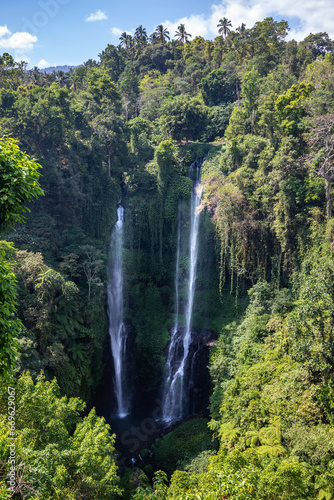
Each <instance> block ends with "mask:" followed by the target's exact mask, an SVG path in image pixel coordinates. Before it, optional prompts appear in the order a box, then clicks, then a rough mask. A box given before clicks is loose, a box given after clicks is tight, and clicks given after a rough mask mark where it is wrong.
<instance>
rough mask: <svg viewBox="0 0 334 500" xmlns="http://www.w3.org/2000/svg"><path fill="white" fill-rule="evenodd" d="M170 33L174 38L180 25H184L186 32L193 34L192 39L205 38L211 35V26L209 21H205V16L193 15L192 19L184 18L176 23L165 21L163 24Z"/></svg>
mask: <svg viewBox="0 0 334 500" xmlns="http://www.w3.org/2000/svg"><path fill="white" fill-rule="evenodd" d="M162 24H163V26H164V27H166V28H167V29H168V31H169V33H170V37H171V38H173V37H174V35H175V32H176V31H177V28H178V26H179V25H180V24H184V25H185V28H186V32H187V33H190V34H191V37H192V38H191V39H193V38H195V36H203V37H204V38H206V37H208V36H210V35H211V33H210V25H209V23H208V19H205V17H204V15H203V14H202V15H192V16H190V17H182V18H181V19H178V20H177V21H175V22H173V23H172V22H170V21H165V22H164V23H162Z"/></svg>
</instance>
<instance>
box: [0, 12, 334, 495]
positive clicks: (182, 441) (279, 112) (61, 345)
mask: <svg viewBox="0 0 334 500" xmlns="http://www.w3.org/2000/svg"><path fill="white" fill-rule="evenodd" d="M218 28H219V31H218V33H219V36H217V37H216V38H215V39H214V40H204V38H202V37H195V38H194V39H193V40H191V41H190V39H191V38H192V37H191V35H190V34H189V33H187V31H186V27H185V26H184V25H183V24H180V26H179V27H178V30H177V33H176V37H175V38H176V40H170V33H168V32H167V30H166V29H165V28H164V27H163V26H162V25H160V26H157V28H156V31H155V32H154V33H153V34H152V35H151V36H150V37H148V36H147V33H146V30H145V28H144V27H143V26H139V27H138V28H137V30H136V32H135V35H134V36H131V35H129V34H127V33H123V34H122V35H121V37H120V45H119V47H114V46H111V45H108V46H107V47H106V48H105V50H103V51H102V52H101V54H100V56H99V58H100V60H99V61H98V62H96V61H92V60H89V61H87V62H86V63H85V64H83V65H82V66H80V67H78V68H75V69H74V70H72V71H71V72H69V73H66V74H64V73H62V72H58V73H53V74H44V73H41V72H39V71H38V70H37V68H35V69H34V70H29V71H27V72H25V71H24V64H16V63H14V61H13V59H12V58H11V57H10V56H9V55H8V54H4V55H3V56H2V57H1V58H0V70H1V71H0V84H1V87H0V103H1V108H0V133H1V135H9V136H12V137H14V138H15V140H17V141H19V145H20V147H21V150H26V151H27V152H28V154H29V155H33V156H34V158H36V159H37V161H38V162H39V163H41V164H42V165H43V176H42V177H41V178H40V183H41V186H42V188H43V190H44V192H45V197H43V198H40V199H39V200H38V201H36V202H34V203H33V204H31V214H29V216H28V217H27V222H26V224H24V225H19V226H17V227H16V231H15V232H14V231H11V228H10V227H8V226H10V225H11V223H13V222H14V221H17V220H20V215H19V210H21V208H20V207H21V206H22V203H23V204H25V203H26V202H28V201H30V199H31V198H32V197H34V196H35V195H36V194H40V190H39V188H38V187H37V184H36V181H37V179H38V175H37V174H36V171H35V170H34V162H32V160H30V159H29V157H28V156H27V155H25V154H23V153H19V151H18V149H17V146H16V143H15V142H12V141H8V140H7V142H6V141H2V142H1V145H0V149H1V148H4V147H6V148H7V149H8V150H7V152H5V153H4V154H3V155H2V153H1V155H2V156H1V158H0V167H1V168H2V169H3V168H4V167H5V169H6V171H5V176H4V180H5V181H6V182H5V183H4V185H1V190H0V210H1V212H0V214H1V217H2V219H1V229H2V230H3V229H4V228H5V224H6V223H7V221H8V222H9V224H8V223H7V224H6V226H7V227H6V229H7V231H10V232H7V233H5V234H3V235H2V238H3V239H5V240H6V241H4V242H2V243H1V251H4V252H5V254H6V260H4V258H2V260H1V269H0V272H1V282H0V322H1V321H2V322H3V323H4V322H6V324H7V325H9V326H10V331H9V330H8V327H7V330H8V332H9V333H8V335H7V340H6V338H5V337H4V338H5V342H6V344H7V345H8V343H12V337H14V336H15V337H16V345H17V349H18V353H19V355H18V359H17V365H16V366H17V368H16V371H17V373H16V375H15V377H16V378H17V381H16V382H12V384H17V397H18V398H19V401H20V405H21V411H22V416H20V417H19V419H22V420H18V433H19V440H18V448H17V450H18V451H17V453H18V456H19V457H20V458H22V461H23V460H24V461H25V462H26V463H27V464H28V465H27V467H28V468H27V469H26V470H25V472H24V474H23V478H24V482H23V483H22V484H23V486H22V488H26V489H23V490H22V492H21V493H20V495H21V496H19V497H18V498H22V497H23V495H27V498H33V497H34V496H35V495H37V493H39V494H40V496H41V498H57V495H58V497H60V496H59V495H62V494H64V495H65V494H66V495H67V498H112V497H113V496H115V495H116V494H118V493H119V492H118V491H117V486H116V482H115V479H116V474H115V465H114V461H113V459H112V456H111V453H112V451H113V440H112V439H111V438H108V437H107V436H108V434H107V428H106V427H105V425H104V423H103V422H102V421H101V420H99V419H98V418H97V417H96V416H95V414H94V412H91V413H89V415H88V416H87V417H86V418H85V419H83V420H80V421H79V417H78V412H79V411H81V410H82V408H83V406H82V403H81V402H79V400H77V399H70V400H68V399H66V397H65V396H64V398H65V399H64V398H63V399H59V396H58V393H57V391H58V389H56V383H55V382H48V381H47V380H51V379H52V377H53V376H54V375H56V377H57V379H58V382H59V385H60V391H61V393H62V394H66V395H67V396H78V395H80V396H82V397H83V398H85V399H86V400H88V401H90V399H91V396H92V394H93V393H94V390H95V389H96V386H97V384H98V382H99V380H100V378H101V374H102V355H103V349H104V346H105V344H106V342H107V339H106V337H107V321H106V315H105V311H104V305H105V289H106V283H107V279H108V276H107V273H106V263H107V254H108V246H109V238H110V231H111V228H112V226H113V223H114V222H115V219H116V206H117V203H118V201H119V199H120V198H122V204H123V206H124V207H125V232H124V235H125V241H124V247H125V248H124V281H125V296H124V303H125V321H126V323H127V325H129V326H130V327H131V331H132V332H133V340H134V341H133V352H132V354H131V356H132V357H131V361H132V362H133V373H134V377H133V380H132V385H133V387H135V388H136V393H137V395H138V399H139V398H140V396H143V395H144V396H145V397H146V398H147V399H146V400H149V398H150V397H151V396H153V395H154V396H155V395H157V394H158V393H159V390H160V388H161V382H162V377H163V368H164V362H165V355H166V346H167V344H168V341H169V332H170V327H171V325H172V324H173V320H174V315H175V307H174V271H175V258H176V256H175V247H176V232H177V231H176V228H177V220H178V219H177V218H178V214H181V216H182V217H181V220H185V215H186V214H187V213H189V194H190V191H191V181H190V179H189V178H188V169H189V165H190V164H191V162H192V161H194V160H195V159H196V158H202V159H203V158H204V157H205V161H204V163H203V166H202V183H203V199H202V204H201V211H202V214H201V226H200V234H201V241H200V247H199V259H198V269H197V288H196V295H195V306H194V315H193V326H194V327H196V328H198V329H204V328H205V329H212V330H214V331H215V332H216V333H217V334H218V335H219V337H218V340H217V342H216V344H215V346H214V347H213V348H212V349H211V355H210V363H209V370H210V375H211V380H212V394H211V405H210V410H211V420H210V421H209V423H208V426H209V428H210V431H211V432H212V434H213V438H214V440H215V441H214V443H212V442H211V440H210V437H211V434H210V432H209V431H208V429H205V430H204V422H205V421H204V420H201V419H195V420H194V421H190V422H185V423H184V424H183V425H182V426H180V427H179V428H177V429H175V430H174V431H173V432H172V433H171V434H168V435H166V436H165V437H164V438H163V439H162V440H161V441H157V442H156V443H155V445H154V460H155V462H154V460H153V459H152V463H155V465H156V468H157V469H158V468H162V469H163V470H164V472H162V471H157V472H155V474H154V470H153V465H152V463H149V464H147V465H146V469H145V466H144V469H145V473H146V474H144V473H143V472H142V471H140V470H139V469H134V470H133V472H129V471H128V472H127V473H126V474H125V476H124V478H125V480H124V484H125V483H127V487H126V492H125V498H130V497H131V495H132V497H133V498H136V499H148V498H150V499H152V498H157V499H165V498H171V499H180V500H181V499H186V498H187V499H194V500H195V499H198V498H205V499H217V500H218V499H222V498H224V499H231V500H237V499H243V500H248V499H252V498H254V499H259V498H263V499H267V500H271V499H275V500H278V499H282V500H283V499H289V500H290V499H296V500H297V499H298V500H300V499H304V498H305V499H316V498H319V499H320V500H321V499H323V498H326V500H330V499H331V498H334V483H333V476H334V474H333V472H334V452H333V449H334V445H333V442H334V427H333V426H334V405H333V395H334V382H333V380H334V338H333V324H334V317H333V316H334V267H333V250H334V228H333V221H332V182H333V179H334V169H333V154H334V146H333V144H334V101H333V91H334V57H333V54H332V51H333V41H332V40H330V38H329V37H328V35H327V34H326V33H317V34H310V35H309V36H308V37H306V38H305V40H303V41H302V42H300V43H297V42H295V41H293V40H292V41H289V42H287V41H285V38H286V35H287V32H288V25H287V23H286V22H285V21H280V22H277V21H275V20H273V19H272V18H267V19H265V20H263V21H261V22H257V23H256V24H255V25H254V26H253V27H252V28H246V26H245V25H244V24H243V25H242V26H240V27H238V28H237V29H233V26H232V24H231V22H230V21H229V20H228V19H226V18H224V19H221V20H220V21H219V24H218ZM194 141H195V144H194V143H193V142H194ZM1 151H2V150H1ZM207 153H209V154H208V156H206V155H207ZM12 158H16V162H12V161H11V159H12ZM22 169H23V170H24V169H26V174H27V177H24V176H23V177H22V173H23V170H22ZM31 169H33V170H31ZM1 173H2V171H1ZM6 176H7V177H6ZM12 179H17V181H20V182H18V183H16V181H15V183H14V182H12ZM25 179H26V181H27V182H28V184H29V186H30V187H29V189H28V187H27V185H26V184H25V183H24V182H23V184H22V181H24V180H25ZM1 182H4V181H3V180H2V181H1ZM14 184H16V186H15V187H16V188H17V190H16V192H15V193H13V196H15V203H14V205H13V210H12V213H10V210H9V209H10V207H9V205H8V204H7V203H4V201H6V200H7V198H5V197H6V196H7V197H8V193H9V192H10V191H11V190H12V188H13V185H14ZM8 210H9V211H8ZM183 229H184V231H185V232H186V231H189V227H188V228H187V225H186V224H184V226H183ZM9 242H13V243H14V245H15V246H13V244H11V243H9ZM185 256H186V251H185V249H182V248H181V258H180V270H181V271H180V273H181V274H182V273H183V275H186V270H187V268H188V266H189V262H188V261H187V258H186V257H185ZM13 273H15V276H16V278H15V277H14V274H13ZM15 279H16V280H17V282H18V284H17V287H18V295H17V299H16V300H17V302H18V304H17V315H18V318H19V320H15V318H14V316H13V315H14V312H15V310H14V306H15V304H14V302H15V297H14V282H15ZM186 285H187V284H186V283H185V285H184V289H180V300H181V302H182V300H183V301H184V300H185V294H186V289H185V288H186ZM181 288H182V287H181ZM7 302H9V306H7V305H6V304H7ZM8 319H9V321H8ZM179 319H180V321H181V322H182V319H183V318H181V317H180V318H179ZM19 321H21V322H22V324H23V328H21V329H19V328H18V325H19V324H20V323H19ZM11 345H12V346H13V347H14V349H13V348H10V350H9V351H8V350H6V347H4V346H3V345H2V344H1V355H2V359H3V360H4V361H3V365H1V367H3V368H5V367H6V366H9V364H11V363H12V361H13V357H14V355H15V349H16V347H15V344H14V343H12V344H11ZM41 369H44V370H45V375H46V380H45V379H44V378H43V376H39V378H38V382H37V384H36V385H34V383H33V382H32V380H31V378H30V376H28V375H23V376H21V377H19V375H18V374H19V373H20V372H22V370H29V371H30V373H31V376H33V377H34V378H36V377H37V376H38V373H39V371H40V370H41ZM25 393H26V394H29V395H30V396H31V399H29V398H28V397H27V398H26V399H25V396H24V394H25ZM35 393H36V394H37V393H38V394H39V395H40V396H38V398H37V396H36V397H35V396H34V394H35ZM4 395H5V390H4V389H2V403H1V404H2V408H1V411H2V415H3V417H1V418H3V420H2V421H3V423H4V422H5V418H6V417H5V415H6V411H5V407H4V405H5V399H4V398H5V396H4ZM30 396H29V397H30ZM42 396H43V398H45V399H46V401H49V403H50V409H49V410H48V409H47V407H46V406H45V405H44V406H43V405H42V403H41V398H42ZM31 401H35V403H34V404H36V408H33V404H32V403H31ZM56 401H57V403H56ZM56 404H57V405H59V408H60V410H59V413H58V414H55V413H52V412H53V411H55V410H54V409H55V407H56ZM29 405H30V406H29ZM38 411H39V416H40V424H39V420H38V418H37V412H38ZM29 413H30V414H31V415H36V418H34V419H32V421H31V422H30V421H28V417H27V415H28V414H29ZM55 419H58V420H59V421H60V423H59V422H58V424H59V425H58V430H57V427H56V424H55ZM39 425H40V426H39ZM75 426H76V427H75ZM3 428H4V430H3V432H2V442H3V444H1V450H2V455H1V460H2V461H3V462H2V467H4V466H5V465H4V461H5V459H6V452H5V445H6V439H7V437H6V425H5V424H4V426H3ZM74 429H75V430H74ZM99 441H100V446H101V448H102V452H101V453H99V452H98V451H97V448H96V447H97V442H99ZM214 450H217V453H215V451H214ZM37 469H38V470H39V471H40V472H39V474H40V473H43V474H44V476H43V478H41V477H40V476H38V474H37ZM175 469H179V470H175ZM166 473H168V476H167V475H166ZM149 480H152V485H150V484H149ZM36 482H37V483H38V487H36V486H35V484H36ZM29 488H32V489H30V490H29ZM61 491H63V493H60V492H61ZM64 492H65V493H64ZM108 495H109V496H108Z"/></svg>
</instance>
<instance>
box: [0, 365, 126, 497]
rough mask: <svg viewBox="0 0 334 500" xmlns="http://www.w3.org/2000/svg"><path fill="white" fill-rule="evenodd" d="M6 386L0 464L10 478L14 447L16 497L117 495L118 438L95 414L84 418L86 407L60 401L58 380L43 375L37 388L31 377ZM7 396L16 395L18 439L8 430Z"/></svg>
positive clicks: (77, 401) (0, 423) (2, 402)
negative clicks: (9, 457) (10, 455)
mask: <svg viewBox="0 0 334 500" xmlns="http://www.w3.org/2000/svg"><path fill="white" fill-rule="evenodd" d="M6 382H7V383H6V385H2V388H1V398H0V411H1V421H0V426H1V427H0V432H1V434H0V464H1V470H2V471H3V472H4V473H6V471H7V470H8V467H9V466H8V447H9V446H11V445H12V443H13V442H15V444H14V446H15V462H16V463H15V467H16V477H17V478H19V480H18V481H17V484H16V486H15V488H14V491H13V493H14V494H15V497H17V498H27V497H28V498H42V499H47V498H50V499H51V498H52V499H58V498H60V497H63V498H68V499H73V500H74V499H76V498H93V499H96V500H97V499H110V498H111V497H112V496H114V495H115V494H116V493H119V488H118V478H117V474H116V464H115V461H114V459H113V451H114V447H113V444H114V436H111V435H110V432H109V426H108V425H106V423H105V421H104V419H103V418H100V417H97V416H96V414H95V411H94V410H91V411H90V413H89V414H88V415H87V416H86V417H85V418H82V417H80V416H79V414H80V412H82V410H83V409H84V407H85V404H84V402H83V401H81V400H80V399H79V398H70V399H68V398H67V397H66V396H64V397H60V395H59V387H58V384H57V382H56V380H55V379H54V380H53V381H52V382H46V381H45V377H44V375H43V374H41V375H39V376H38V377H37V382H36V384H34V382H33V380H32V378H31V377H30V375H28V374H27V373H23V374H22V375H21V376H20V378H19V379H18V380H17V382H13V381H12V380H9V379H8V380H6ZM7 384H8V387H10V389H8V391H7ZM9 394H15V407H16V412H15V417H16V418H15V431H14V436H13V433H12V431H9V429H8V426H7V425H6V424H7V422H6V420H7V418H6V417H7V415H6V414H7V406H8V395H9ZM15 407H14V408H15ZM4 479H5V480H6V476H5V475H4ZM2 484H4V483H2ZM7 493H9V491H8V490H7Z"/></svg>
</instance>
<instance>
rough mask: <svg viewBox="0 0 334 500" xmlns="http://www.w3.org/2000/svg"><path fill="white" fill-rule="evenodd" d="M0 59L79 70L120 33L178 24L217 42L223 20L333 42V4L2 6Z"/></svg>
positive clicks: (43, 0) (10, 2)
mask: <svg viewBox="0 0 334 500" xmlns="http://www.w3.org/2000/svg"><path fill="white" fill-rule="evenodd" d="M1 4H2V5H1V14H0V53H2V52H9V53H10V54H12V55H13V56H14V57H15V59H16V60H25V61H27V62H28V64H29V67H33V66H35V65H37V66H39V67H45V66H53V65H60V64H69V65H78V64H81V63H83V62H84V61H87V60H88V59H90V58H92V59H96V60H98V54H99V53H100V52H101V51H102V50H103V49H104V48H105V47H106V46H107V44H108V43H111V44H114V45H117V44H118V42H119V35H120V33H121V32H122V31H127V32H129V33H131V32H133V31H134V30H135V28H136V27H137V26H139V25H140V24H142V25H143V26H144V27H146V29H147V32H148V34H149V33H151V32H152V31H154V28H155V26H156V25H157V24H163V25H164V26H166V27H167V28H168V29H169V31H170V33H171V35H173V34H174V32H175V30H176V28H177V26H178V25H179V24H180V23H181V22H182V23H184V24H185V25H186V30H187V31H188V32H189V33H191V34H192V35H193V37H194V36H196V35H201V36H204V37H205V38H211V39H212V38H214V37H215V36H217V27H216V26H217V23H218V21H219V19H221V18H222V17H224V16H226V17H227V18H228V19H230V20H231V22H232V25H233V27H234V28H236V27H238V26H240V24H241V23H242V22H244V23H246V26H247V28H250V27H252V26H253V25H254V24H255V22H256V21H261V20H263V19H264V18H265V17H268V16H272V17H274V19H276V20H278V21H280V20H281V19H285V20H287V21H288V22H289V25H290V27H291V31H290V34H289V38H294V39H297V40H302V39H303V38H304V37H305V36H307V35H308V34H309V33H311V32H312V33H317V32H320V31H326V32H327V33H328V34H329V35H330V36H331V37H332V38H334V2H333V1H332V0H276V1H275V2H274V1H273V0H261V2H259V0H236V1H232V0H223V1H219V0H213V1H209V0H182V1H180V0H169V1H168V2H158V1H157V0H156V1H152V0H141V1H134V0H117V1H112V0H111V1H110V0H109V1H107V0H97V1H92V0H2V1H1Z"/></svg>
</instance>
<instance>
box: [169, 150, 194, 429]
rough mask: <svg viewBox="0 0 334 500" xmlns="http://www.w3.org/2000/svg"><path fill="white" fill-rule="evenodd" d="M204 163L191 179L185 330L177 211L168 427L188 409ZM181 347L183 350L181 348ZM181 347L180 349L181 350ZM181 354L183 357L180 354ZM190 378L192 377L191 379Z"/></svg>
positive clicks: (179, 212)
mask: <svg viewBox="0 0 334 500" xmlns="http://www.w3.org/2000/svg"><path fill="white" fill-rule="evenodd" d="M201 165H202V162H201V161H199V160H195V161H194V162H193V163H192V164H191V166H190V170H189V177H190V179H191V180H192V182H193V187H192V191H191V200H190V236H189V244H188V256H189V273H188V276H187V279H188V289H187V300H186V309H185V326H183V327H180V325H179V319H178V316H179V312H180V304H179V297H180V293H179V289H180V286H181V283H180V248H181V210H180V205H179V207H178V225H177V251H176V269H175V323H174V327H173V330H172V333H171V341H170V345H169V350H168V356H167V370H166V381H165V386H164V394H163V409H162V419H163V421H164V422H166V423H170V422H173V421H175V420H178V419H180V418H182V417H183V415H184V411H185V408H186V406H187V400H188V391H187V386H188V385H189V382H190V380H187V368H188V364H189V362H190V360H189V347H190V344H191V340H192V339H191V321H192V314H193V307H194V296H195V284H196V266H197V253H198V230H199V219H200V215H199V213H198V207H199V204H200V202H201V196H202V185H201V182H200V174H201ZM181 345H182V347H181ZM180 347H181V348H180ZM180 353H181V354H180ZM188 378H189V377H188Z"/></svg>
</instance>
